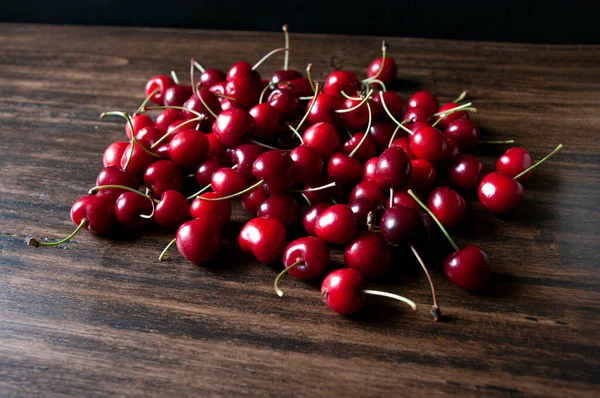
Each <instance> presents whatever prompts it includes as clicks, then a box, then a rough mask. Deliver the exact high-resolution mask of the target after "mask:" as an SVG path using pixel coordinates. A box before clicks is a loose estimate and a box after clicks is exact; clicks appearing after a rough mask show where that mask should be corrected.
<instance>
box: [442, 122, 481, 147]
mask: <svg viewBox="0 0 600 398" xmlns="http://www.w3.org/2000/svg"><path fill="white" fill-rule="evenodd" d="M444 135H445V136H446V138H450V139H451V140H453V141H454V142H456V143H457V144H458V146H459V147H460V149H462V150H467V151H468V150H470V149H475V147H476V146H477V143H478V142H479V129H478V128H477V126H476V125H475V123H473V122H472V121H471V120H468V119H457V120H453V121H451V122H450V123H448V127H446V129H445V130H444Z"/></svg>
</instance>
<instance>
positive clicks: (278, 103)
mask: <svg viewBox="0 0 600 398" xmlns="http://www.w3.org/2000/svg"><path fill="white" fill-rule="evenodd" d="M267 102H268V103H269V105H271V106H272V107H273V108H275V109H276V110H277V112H279V114H280V115H281V117H282V118H289V117H292V116H293V115H295V114H296V113H298V97H296V95H295V94H294V93H293V92H292V91H291V90H289V89H284V88H278V89H275V90H273V91H272V92H271V94H269V98H268V99H267Z"/></svg>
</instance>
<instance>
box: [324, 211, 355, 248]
mask: <svg viewBox="0 0 600 398" xmlns="http://www.w3.org/2000/svg"><path fill="white" fill-rule="evenodd" d="M356 231H357V223H356V218H355V217H354V213H353V212H352V210H350V208H349V207H348V206H346V205H342V204H338V205H333V206H330V207H329V208H327V210H325V211H324V212H323V213H321V215H320V216H319V217H318V218H317V220H316V222H315V233H316V234H317V236H318V237H319V238H321V239H323V240H325V241H327V242H330V243H334V244H338V245H345V244H347V243H349V242H350V241H351V240H352V239H353V238H354V236H355V235H356Z"/></svg>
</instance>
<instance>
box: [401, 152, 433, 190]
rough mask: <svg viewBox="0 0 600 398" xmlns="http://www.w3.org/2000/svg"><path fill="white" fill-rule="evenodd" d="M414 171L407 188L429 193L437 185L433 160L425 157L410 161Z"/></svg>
mask: <svg viewBox="0 0 600 398" xmlns="http://www.w3.org/2000/svg"><path fill="white" fill-rule="evenodd" d="M410 164H411V169H412V172H411V174H410V181H409V182H408V185H407V189H412V190H413V191H415V192H417V193H427V192H429V191H430V190H431V189H432V188H433V186H434V185H435V180H436V178H437V173H436V171H435V167H434V166H433V164H431V162H429V161H428V160H425V159H414V160H411V161H410Z"/></svg>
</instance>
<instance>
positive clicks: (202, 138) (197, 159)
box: [169, 130, 209, 168]
mask: <svg viewBox="0 0 600 398" xmlns="http://www.w3.org/2000/svg"><path fill="white" fill-rule="evenodd" d="M208 146H209V142H208V138H206V135H205V134H204V133H202V132H199V131H197V130H183V131H181V132H179V133H177V134H176V135H175V136H174V137H173V139H172V140H171V142H169V157H170V158H171V160H173V161H174V162H175V163H177V165H178V166H181V167H186V168H195V167H197V166H198V165H199V164H200V163H201V162H202V160H204V158H205V157H206V154H207V153H208Z"/></svg>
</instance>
